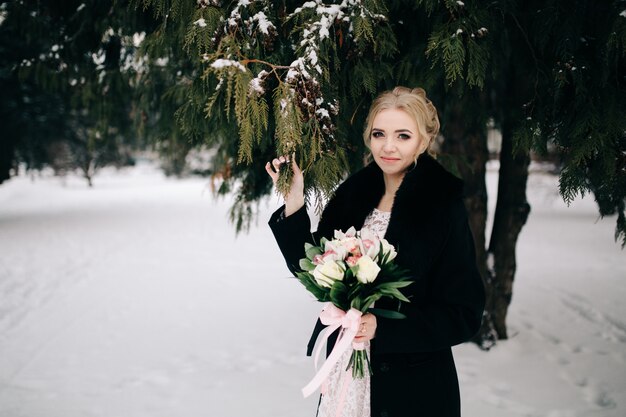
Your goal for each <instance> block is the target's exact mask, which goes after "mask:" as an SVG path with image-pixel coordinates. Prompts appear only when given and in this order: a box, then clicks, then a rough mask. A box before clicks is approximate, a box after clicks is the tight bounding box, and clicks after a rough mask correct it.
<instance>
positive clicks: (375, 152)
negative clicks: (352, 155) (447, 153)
mask: <svg viewBox="0 0 626 417" xmlns="http://www.w3.org/2000/svg"><path fill="white" fill-rule="evenodd" d="M425 145H426V143H425V140H424V139H422V138H421V137H420V135H419V132H418V130H417V122H416V121H415V120H414V119H413V118H412V117H411V116H409V114H408V113H406V112H405V111H403V110H400V109H386V110H381V111H380V112H379V113H378V114H377V115H376V117H375V118H374V122H373V123H372V133H371V138H370V150H371V151H372V156H373V157H374V161H376V164H377V165H378V166H379V167H380V169H381V170H382V171H383V173H385V175H388V176H391V177H395V176H398V177H402V176H404V174H405V172H406V170H407V169H408V167H409V166H410V165H411V164H413V162H414V161H415V158H416V156H417V155H419V154H421V153H422V152H424V150H426V146H425Z"/></svg>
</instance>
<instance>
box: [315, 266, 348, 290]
mask: <svg viewBox="0 0 626 417" xmlns="http://www.w3.org/2000/svg"><path fill="white" fill-rule="evenodd" d="M344 272H345V269H344V268H343V266H342V265H340V264H339V263H338V262H325V263H323V264H321V265H317V266H316V267H315V269H314V270H313V277H314V278H315V281H316V282H317V283H318V284H319V285H320V286H322V287H326V288H330V287H332V286H333V282H335V281H341V280H343V273H344Z"/></svg>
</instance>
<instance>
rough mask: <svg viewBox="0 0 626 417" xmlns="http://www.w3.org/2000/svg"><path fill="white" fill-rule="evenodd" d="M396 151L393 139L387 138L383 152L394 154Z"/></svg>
mask: <svg viewBox="0 0 626 417" xmlns="http://www.w3.org/2000/svg"><path fill="white" fill-rule="evenodd" d="M394 149H395V146H394V144H393V140H392V138H386V139H385V143H384V144H383V150H384V151H386V152H392V151H393V150H394Z"/></svg>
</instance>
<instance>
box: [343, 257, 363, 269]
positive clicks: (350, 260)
mask: <svg viewBox="0 0 626 417" xmlns="http://www.w3.org/2000/svg"><path fill="white" fill-rule="evenodd" d="M359 258H361V255H358V256H356V255H355V256H348V258H347V259H346V264H348V266H349V267H350V268H352V267H353V266H354V265H356V264H357V262H358V261H359Z"/></svg>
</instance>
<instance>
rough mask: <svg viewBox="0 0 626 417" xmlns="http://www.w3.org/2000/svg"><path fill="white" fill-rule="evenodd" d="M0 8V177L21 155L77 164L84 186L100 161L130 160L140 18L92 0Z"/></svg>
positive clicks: (61, 165) (33, 164)
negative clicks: (136, 35)
mask: <svg viewBox="0 0 626 417" xmlns="http://www.w3.org/2000/svg"><path fill="white" fill-rule="evenodd" d="M131 10H132V9H131ZM0 12H1V13H2V20H3V21H2V23H1V24H0V59H1V61H0V83H1V88H2V91H3V98H2V104H1V109H2V114H1V117H2V122H3V133H2V136H3V140H2V147H3V148H2V150H3V152H2V160H1V161H0V178H2V179H3V180H4V179H7V178H8V173H9V170H10V169H11V168H14V167H15V165H16V163H17V162H18V161H23V162H25V163H26V167H27V168H28V169H30V168H35V169H37V168H41V167H42V166H43V165H50V166H52V167H53V168H54V169H55V171H57V172H61V173H62V172H64V171H67V170H71V169H76V168H78V169H80V170H81V172H82V173H83V175H84V176H85V178H86V179H87V181H88V182H89V184H90V185H91V179H92V176H93V174H94V172H95V171H96V170H97V169H98V168H99V167H100V166H103V165H108V164H116V165H124V164H128V163H130V162H131V161H132V160H131V155H130V151H131V149H132V148H133V147H134V145H135V144H136V137H137V135H136V134H135V133H134V129H133V123H132V112H131V110H132V109H133V98H134V95H133V87H134V85H133V83H134V82H136V80H137V72H138V69H140V65H139V64H138V63H137V62H136V61H135V59H134V58H135V55H134V52H135V49H136V48H135V47H134V45H133V36H132V35H133V34H134V33H136V32H135V31H136V30H137V27H138V26H140V23H141V17H142V16H141V15H138V14H136V13H128V9H127V6H125V5H124V4H123V3H117V2H115V3H111V2H99V1H12V2H2V3H1V5H0Z"/></svg>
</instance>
